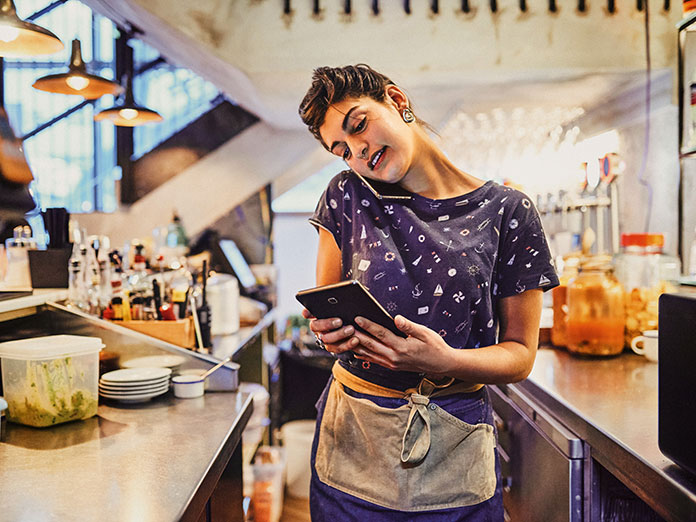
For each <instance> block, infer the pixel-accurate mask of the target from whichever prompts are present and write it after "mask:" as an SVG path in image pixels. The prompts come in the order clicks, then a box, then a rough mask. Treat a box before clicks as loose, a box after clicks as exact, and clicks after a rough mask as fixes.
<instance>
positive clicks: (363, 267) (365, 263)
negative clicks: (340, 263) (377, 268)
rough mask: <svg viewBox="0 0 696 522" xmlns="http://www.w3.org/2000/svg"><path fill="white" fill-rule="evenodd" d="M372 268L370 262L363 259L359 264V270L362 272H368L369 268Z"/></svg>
mask: <svg viewBox="0 0 696 522" xmlns="http://www.w3.org/2000/svg"><path fill="white" fill-rule="evenodd" d="M369 266H370V262H369V261H368V260H367V259H361V260H360V263H359V264H358V270H360V271H361V272H364V271H365V270H367V268H368V267H369Z"/></svg>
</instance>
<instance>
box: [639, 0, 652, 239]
mask: <svg viewBox="0 0 696 522" xmlns="http://www.w3.org/2000/svg"><path fill="white" fill-rule="evenodd" d="M643 11H644V18H643V20H644V24H645V62H646V63H645V74H646V81H645V139H644V143H643V158H642V160H641V165H640V171H639V172H638V182H639V183H640V184H641V185H643V187H645V189H646V190H647V191H648V204H647V213H646V215H645V226H644V227H643V228H644V230H643V231H644V232H645V233H648V230H649V227H650V217H651V214H652V201H653V189H652V186H651V185H650V183H649V182H648V181H647V179H646V170H647V165H648V149H649V147H650V87H651V77H650V72H651V70H652V64H651V61H650V24H649V21H650V18H649V16H648V12H649V9H648V0H644V2H643Z"/></svg>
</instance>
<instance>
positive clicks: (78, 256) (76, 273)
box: [68, 243, 88, 310]
mask: <svg viewBox="0 0 696 522" xmlns="http://www.w3.org/2000/svg"><path fill="white" fill-rule="evenodd" d="M82 265H83V258H82V252H81V248H80V245H79V243H73V249H72V255H71V256H70V259H69V260H68V271H69V273H68V300H69V301H70V304H71V305H72V306H76V307H77V308H80V309H82V310H87V309H88V304H87V295H86V289H85V278H84V274H83V271H82Z"/></svg>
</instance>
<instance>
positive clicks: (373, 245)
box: [367, 240, 382, 248]
mask: <svg viewBox="0 0 696 522" xmlns="http://www.w3.org/2000/svg"><path fill="white" fill-rule="evenodd" d="M380 246H382V242H381V241H380V240H377V241H373V242H372V243H368V244H367V248H377V247H380Z"/></svg>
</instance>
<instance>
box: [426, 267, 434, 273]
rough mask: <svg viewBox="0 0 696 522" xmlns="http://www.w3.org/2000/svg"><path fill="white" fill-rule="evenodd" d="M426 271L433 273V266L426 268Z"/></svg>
mask: <svg viewBox="0 0 696 522" xmlns="http://www.w3.org/2000/svg"><path fill="white" fill-rule="evenodd" d="M425 271H426V272H427V273H429V274H432V273H433V269H432V268H426V269H425Z"/></svg>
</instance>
